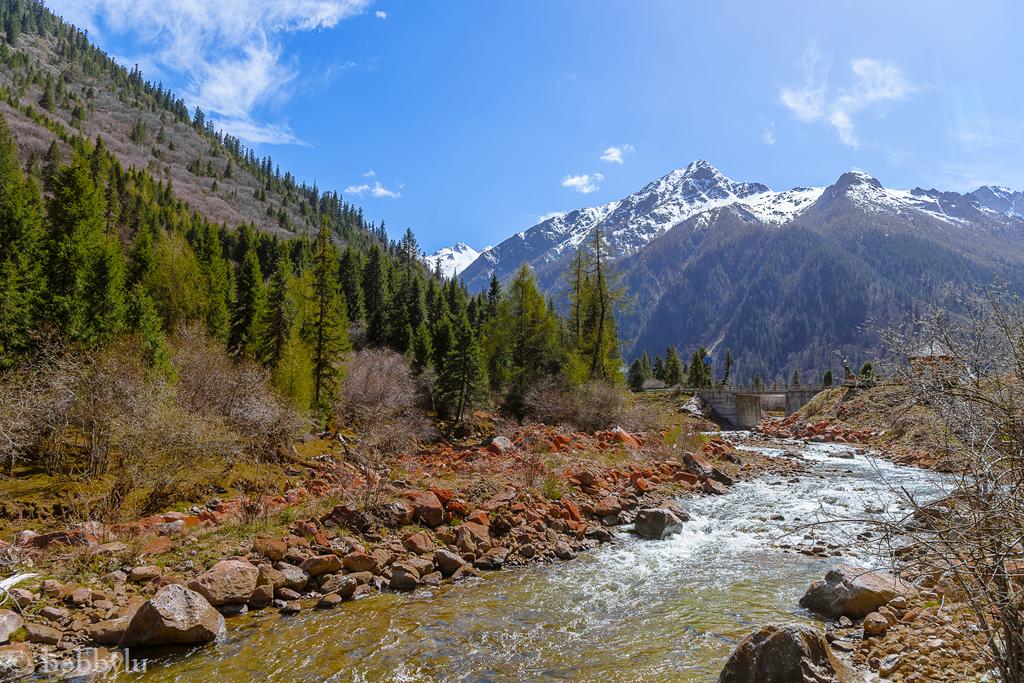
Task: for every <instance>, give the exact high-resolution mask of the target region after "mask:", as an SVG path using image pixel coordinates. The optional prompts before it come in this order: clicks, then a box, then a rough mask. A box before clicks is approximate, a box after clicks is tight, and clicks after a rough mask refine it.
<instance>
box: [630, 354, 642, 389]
mask: <svg viewBox="0 0 1024 683" xmlns="http://www.w3.org/2000/svg"><path fill="white" fill-rule="evenodd" d="M645 381H647V380H646V378H645V377H644V365H643V362H641V360H640V359H639V358H637V359H636V360H634V361H633V362H632V364H630V366H629V372H627V373H626V384H628V385H629V388H630V389H632V390H633V391H640V390H641V389H643V388H644V382H645Z"/></svg>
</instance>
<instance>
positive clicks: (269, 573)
mask: <svg viewBox="0 0 1024 683" xmlns="http://www.w3.org/2000/svg"><path fill="white" fill-rule="evenodd" d="M296 569H298V567H296ZM299 571H300V572H301V571H302V570H301V569H299ZM303 574H305V572H303ZM287 583H288V580H287V579H286V578H285V575H284V572H282V571H280V570H278V569H274V568H273V567H271V566H270V565H267V564H262V565H260V567H259V574H257V575H256V587H257V588H259V587H260V586H270V590H271V592H274V591H276V590H278V589H281V588H284V587H285V585H286V584H287Z"/></svg>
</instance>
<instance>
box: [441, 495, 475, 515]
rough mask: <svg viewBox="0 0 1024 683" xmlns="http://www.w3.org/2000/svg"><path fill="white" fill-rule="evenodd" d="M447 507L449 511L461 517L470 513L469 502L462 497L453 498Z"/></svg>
mask: <svg viewBox="0 0 1024 683" xmlns="http://www.w3.org/2000/svg"><path fill="white" fill-rule="evenodd" d="M445 507H446V508H447V510H448V512H449V513H451V514H453V515H457V516H459V517H465V516H466V515H467V514H468V513H469V504H468V503H466V501H464V500H462V499H461V498H452V499H451V500H450V501H448V503H447V504H446V505H445Z"/></svg>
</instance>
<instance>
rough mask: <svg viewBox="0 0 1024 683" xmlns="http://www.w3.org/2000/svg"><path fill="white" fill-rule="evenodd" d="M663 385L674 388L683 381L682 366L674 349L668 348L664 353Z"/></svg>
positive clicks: (672, 347)
mask: <svg viewBox="0 0 1024 683" xmlns="http://www.w3.org/2000/svg"><path fill="white" fill-rule="evenodd" d="M663 381H664V382H665V384H667V385H669V386H670V387H674V386H676V385H677V384H681V383H682V381H683V364H682V363H681V362H680V360H679V352H678V351H676V347H674V346H670V347H668V349H667V350H666V351H665V377H664V380H663Z"/></svg>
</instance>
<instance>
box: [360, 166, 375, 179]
mask: <svg viewBox="0 0 1024 683" xmlns="http://www.w3.org/2000/svg"><path fill="white" fill-rule="evenodd" d="M363 177H364V178H376V177H377V172H376V171H374V170H373V169H372V168H368V169H366V173H364V174H363Z"/></svg>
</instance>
